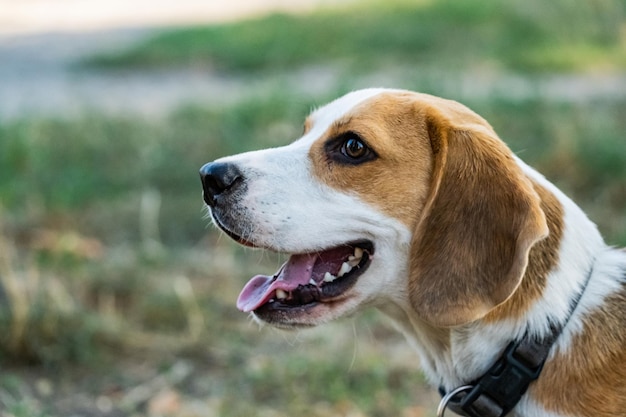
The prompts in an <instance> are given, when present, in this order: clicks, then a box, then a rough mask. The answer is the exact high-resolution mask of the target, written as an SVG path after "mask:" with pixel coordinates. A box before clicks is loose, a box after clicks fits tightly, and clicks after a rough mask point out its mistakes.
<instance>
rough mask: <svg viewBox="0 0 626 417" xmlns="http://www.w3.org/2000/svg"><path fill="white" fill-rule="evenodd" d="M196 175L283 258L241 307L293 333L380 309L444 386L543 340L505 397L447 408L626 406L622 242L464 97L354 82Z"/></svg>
mask: <svg viewBox="0 0 626 417" xmlns="http://www.w3.org/2000/svg"><path fill="white" fill-rule="evenodd" d="M200 176H201V180H202V184H203V191H204V200H205V202H206V204H207V205H208V207H209V210H210V213H211V216H212V219H213V222H214V223H215V224H216V225H217V226H218V227H219V228H220V229H221V230H222V231H224V232H225V233H226V234H227V235H228V236H230V237H231V238H233V239H234V240H236V241H237V242H239V243H240V244H242V245H246V246H250V247H257V248H263V249H267V250H270V251H275V252H281V253H286V254H290V257H289V259H288V260H287V262H285V264H284V265H283V266H282V267H281V268H280V270H279V271H278V272H276V274H274V275H273V276H264V275H258V276H255V277H254V278H252V279H251V280H250V281H249V282H248V283H247V285H246V286H245V287H244V288H243V290H242V292H241V294H240V295H239V299H238V300H237V306H238V308H239V309H240V310H242V311H244V312H250V313H251V314H252V315H253V317H254V318H255V319H257V320H259V321H262V322H266V323H269V324H271V325H274V326H276V327H279V328H285V329H295V328H302V327H311V326H317V325H319V324H322V323H325V322H328V321H330V320H335V319H338V318H340V317H344V316H348V315H351V314H353V313H355V312H357V311H359V310H362V309H364V308H368V307H374V308H377V309H378V310H380V311H381V312H382V313H384V314H385V315H387V316H389V317H390V318H391V319H392V322H393V323H394V324H395V326H396V327H397V328H398V329H399V330H400V331H401V332H402V333H404V335H405V336H406V338H407V339H408V341H409V343H410V344H411V345H412V346H413V347H414V348H415V350H416V351H417V353H418V354H419V357H420V360H421V365H422V367H423V369H424V372H425V374H426V375H427V377H428V379H429V381H430V382H432V383H433V385H435V386H439V387H440V390H441V391H442V392H443V393H444V394H445V393H449V392H451V391H453V390H455V389H458V388H459V387H461V390H460V391H463V390H464V389H465V387H466V386H467V385H468V384H470V388H471V387H472V385H473V384H475V383H476V382H475V381H477V380H478V381H480V378H481V376H483V375H485V374H488V373H489V372H490V369H493V368H494V366H495V365H494V362H495V363H496V364H497V363H501V361H500V362H498V361H499V359H498V358H500V357H502V355H503V352H505V351H506V350H507V346H510V344H511V343H512V342H515V341H520V340H524V338H526V339H529V340H530V339H532V340H533V341H538V342H533V343H535V344H536V343H539V344H541V343H542V342H541V341H542V340H549V343H548V344H547V345H546V346H547V347H546V348H545V349H544V350H545V355H544V356H545V357H543V358H541V360H540V361H539V362H540V363H537V364H534V365H535V369H534V370H533V372H534V371H535V370H536V371H537V373H538V377H537V376H536V375H535V378H536V379H534V381H532V382H528V383H526V384H525V385H526V386H522V387H521V388H520V389H519V392H518V393H517V396H518V397H519V398H517V400H516V401H515V402H514V403H512V404H509V406H508V407H505V408H500V409H499V411H497V412H494V413H490V412H487V411H485V412H483V411H480V409H479V411H474V414H472V411H463V410H461V411H459V412H460V413H462V414H466V415H472V416H473V415H476V416H483V415H494V416H495V415H505V414H506V415H507V416H520V417H521V416H524V417H557V416H558V417H565V416H579V417H583V416H584V417H609V416H611V417H616V416H626V252H624V251H622V250H618V249H615V248H611V247H608V246H607V245H606V244H605V243H604V241H603V239H602V237H601V235H600V233H599V232H598V230H597V228H596V226H595V225H594V223H592V222H591V221H590V220H589V219H588V218H587V217H586V215H585V214H584V213H583V212H582V210H581V209H580V208H579V207H578V206H577V205H576V204H575V203H573V202H572V201H571V200H570V199H569V198H568V197H566V196H565V195H564V194H563V193H562V192H561V191H559V190H558V189H557V188H556V187H555V186H554V185H552V184H551V183H550V182H549V181H547V180H546V179H545V178H544V177H543V176H542V175H540V174H539V173H537V172H536V171H535V170H534V169H532V168H530V167H529V166H528V165H526V164H525V163H524V162H522V161H521V160H520V159H519V158H518V157H516V156H515V155H514V154H513V153H512V152H511V150H509V148H508V147H507V146H506V145H505V144H504V143H503V142H502V141H501V140H500V139H499V137H498V135H497V134H496V133H495V132H494V130H493V128H492V127H491V126H490V125H489V123H487V122H486V121H485V120H484V119H483V118H482V117H480V116H479V115H477V114H476V113H474V112H472V111H471V110H470V109H468V108H467V107H465V106H463V105H461V104H459V103H457V102H454V101H450V100H445V99H442V98H438V97H434V96H430V95H426V94H419V93H414V92H410V91H403V90H388V89H365V90H359V91H355V92H352V93H349V94H347V95H345V96H343V97H341V98H339V99H337V100H335V101H333V102H331V103H330V104H327V105H326V106H324V107H322V108H319V109H317V110H315V111H313V113H312V114H311V115H309V117H308V118H307V119H306V121H305V123H304V133H303V135H302V137H301V138H299V139H298V140H296V141H295V142H293V143H291V144H290V145H287V146H284V147H278V148H273V149H266V150H260V151H254V152H248V153H243V154H240V155H235V156H229V157H225V158H221V159H218V160H217V161H215V162H212V163H208V164H206V165H204V166H203V167H202V168H201V170H200ZM544 345H545V344H544ZM531 348H532V349H534V348H535V345H532V346H531ZM540 350H541V349H540ZM531 356H532V355H531ZM507 366H509V365H507ZM496 368H497V367H496ZM531 368H532V367H531ZM514 371H515V370H514ZM497 372H500V371H497ZM497 372H496V373H497ZM492 373H493V372H492ZM514 373H515V372H514ZM509 382H510V381H509V380H508V379H507V380H503V381H500V382H498V381H497V380H496V383H495V385H496V386H498V387H501V386H509V385H510V384H509ZM522 385H524V384H522ZM468 389H469V388H468ZM491 395H492V394H490V393H489V395H487V397H488V399H489V398H492V397H490V396H491ZM494 395H496V396H497V395H498V394H497V393H496V394H494ZM444 406H445V405H444Z"/></svg>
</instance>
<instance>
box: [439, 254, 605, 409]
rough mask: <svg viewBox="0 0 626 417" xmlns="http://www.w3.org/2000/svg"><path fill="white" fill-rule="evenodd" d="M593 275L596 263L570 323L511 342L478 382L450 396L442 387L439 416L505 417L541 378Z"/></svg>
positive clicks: (565, 322) (583, 288)
mask: <svg viewBox="0 0 626 417" xmlns="http://www.w3.org/2000/svg"><path fill="white" fill-rule="evenodd" d="M592 273H593V263H592V267H591V270H590V271H589V274H588V276H587V280H586V281H585V283H584V285H583V287H582V289H581V290H580V292H579V293H578V294H577V295H576V297H575V298H574V299H572V302H571V303H570V310H569V315H568V317H567V319H566V320H565V321H564V322H563V324H559V325H556V324H553V325H551V330H552V331H551V333H550V334H549V335H547V336H546V337H544V338H541V339H538V338H536V337H532V336H529V335H528V333H526V334H525V335H524V337H522V339H520V340H517V341H512V342H511V343H509V345H508V346H507V347H506V349H505V350H504V353H503V354H502V356H500V358H498V360H497V361H496V362H495V363H494V364H493V365H492V366H491V368H489V370H488V371H487V372H486V373H485V374H484V375H483V376H481V377H480V378H478V379H476V380H475V381H473V382H471V383H469V384H467V385H463V386H460V387H458V388H456V389H454V390H452V391H450V392H448V393H446V391H445V388H443V387H439V393H440V394H441V396H442V400H441V402H440V403H439V408H438V410H437V416H438V417H443V414H444V412H445V409H446V408H449V409H450V410H452V411H454V412H455V413H457V414H459V415H461V416H466V417H504V416H505V415H506V414H507V413H508V412H509V411H511V410H512V409H513V408H514V407H515V406H516V405H517V403H518V402H519V401H520V400H521V399H522V396H523V395H524V394H525V393H526V390H527V389H528V386H529V385H530V383H531V382H533V381H534V380H535V379H537V378H538V377H539V374H540V373H541V370H542V368H543V364H544V363H545V361H546V359H547V358H548V355H549V353H550V349H551V348H552V345H553V344H554V342H555V341H556V339H557V338H558V337H559V335H560V334H561V332H562V330H563V328H564V327H565V326H566V325H567V323H568V322H569V319H570V318H571V317H572V315H573V314H574V310H575V309H576V307H577V306H578V302H579V301H580V299H581V297H582V295H583V293H584V292H585V289H586V288H587V284H589V280H590V279H591V274H592Z"/></svg>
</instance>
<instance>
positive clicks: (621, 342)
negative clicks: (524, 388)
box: [529, 287, 626, 417]
mask: <svg viewBox="0 0 626 417" xmlns="http://www.w3.org/2000/svg"><path fill="white" fill-rule="evenodd" d="M625 328H626V287H622V290H621V291H620V292H618V293H616V294H613V295H611V296H609V297H608V298H607V299H606V300H605V302H604V303H603V305H602V306H601V307H600V308H598V309H597V310H595V311H593V312H591V313H589V314H588V315H587V316H586V317H585V319H584V325H583V330H582V332H581V333H579V334H578V335H576V336H575V337H574V338H573V339H572V344H571V346H570V347H569V349H568V350H567V352H564V353H561V354H559V355H557V356H556V357H555V358H554V359H553V360H551V361H549V362H548V363H546V365H545V367H544V369H543V372H542V373H541V376H540V377H539V379H538V380H537V381H536V382H535V383H534V384H532V385H531V387H530V390H529V393H530V395H532V397H533V398H535V399H537V401H538V402H539V403H540V404H542V405H543V406H544V407H545V408H546V409H547V410H549V411H553V412H557V413H563V414H566V415H576V416H581V417H619V416H624V415H625V413H626V384H625V383H624V381H626V332H625V331H624V329H625Z"/></svg>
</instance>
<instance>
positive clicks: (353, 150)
mask: <svg viewBox="0 0 626 417" xmlns="http://www.w3.org/2000/svg"><path fill="white" fill-rule="evenodd" d="M367 152H368V148H367V146H365V144H364V143H363V141H362V140H361V139H358V138H355V137H351V138H348V139H346V141H345V142H343V144H342V145H341V153H342V154H343V155H344V156H347V157H348V158H352V159H360V158H363V157H364V156H365V155H367Z"/></svg>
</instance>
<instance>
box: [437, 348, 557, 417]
mask: <svg viewBox="0 0 626 417" xmlns="http://www.w3.org/2000/svg"><path fill="white" fill-rule="evenodd" d="M526 340H527V338H525V339H523V340H522V341H518V342H511V343H510V344H509V345H508V346H507V348H506V349H505V351H504V353H503V354H502V356H501V357H500V358H499V359H498V361H496V363H495V364H493V365H492V367H491V368H490V369H489V371H487V373H486V374H484V375H483V376H482V377H481V378H480V379H479V380H478V381H476V382H475V383H474V384H472V385H473V387H472V389H471V390H469V391H467V389H466V390H465V391H466V392H467V393H466V394H465V393H463V392H459V395H458V396H457V397H458V398H450V399H449V400H448V401H449V404H448V408H450V409H451V410H452V411H454V412H455V413H457V414H460V415H463V416H467V417H503V416H505V415H506V414H507V413H508V412H509V411H511V410H512V409H513V408H514V407H515V405H516V404H517V403H518V402H519V400H520V399H521V398H522V396H523V395H524V393H525V392H526V390H527V389H528V386H529V385H530V383H531V382H532V381H534V380H535V379H537V378H538V377H539V374H540V373H541V369H542V367H543V363H544V362H545V359H546V357H545V356H546V355H539V357H537V355H536V352H535V350H534V349H528V347H529V346H531V344H529V343H524V341H526ZM465 388H467V387H465Z"/></svg>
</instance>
